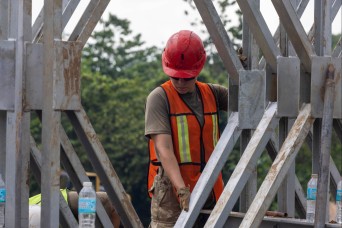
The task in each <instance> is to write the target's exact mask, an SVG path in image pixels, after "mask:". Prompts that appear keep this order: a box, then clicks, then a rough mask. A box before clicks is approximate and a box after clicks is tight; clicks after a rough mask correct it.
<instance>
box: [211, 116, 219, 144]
mask: <svg viewBox="0 0 342 228" xmlns="http://www.w3.org/2000/svg"><path fill="white" fill-rule="evenodd" d="M211 118H212V121H213V143H214V147H215V146H216V144H217V133H218V126H217V115H216V114H214V115H211Z"/></svg>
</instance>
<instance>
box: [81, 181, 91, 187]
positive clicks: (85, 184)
mask: <svg viewBox="0 0 342 228" xmlns="http://www.w3.org/2000/svg"><path fill="white" fill-rule="evenodd" d="M91 186H93V183H91V182H89V181H85V182H83V187H91Z"/></svg>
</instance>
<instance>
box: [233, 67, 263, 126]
mask: <svg viewBox="0 0 342 228" xmlns="http://www.w3.org/2000/svg"><path fill="white" fill-rule="evenodd" d="M239 73H240V74H239V75H240V76H239V79H240V84H239V85H240V88H239V128H240V129H256V127H257V125H258V123H259V122H260V120H261V118H262V116H263V114H264V110H265V103H264V102H265V97H266V74H265V71H259V70H250V71H239Z"/></svg>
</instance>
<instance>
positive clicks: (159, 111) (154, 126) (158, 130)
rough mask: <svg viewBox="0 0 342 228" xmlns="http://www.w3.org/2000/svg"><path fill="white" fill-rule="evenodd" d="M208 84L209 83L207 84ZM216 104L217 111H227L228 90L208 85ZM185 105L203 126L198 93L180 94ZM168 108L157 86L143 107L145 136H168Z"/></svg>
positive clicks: (169, 127) (216, 85)
mask: <svg viewBox="0 0 342 228" xmlns="http://www.w3.org/2000/svg"><path fill="white" fill-rule="evenodd" d="M208 84H209V83H208ZM209 86H210V87H211V88H212V90H213V91H214V94H215V97H216V100H217V102H218V109H219V110H223V111H227V109H228V89H227V88H225V87H224V86H221V85H218V84H209ZM180 96H181V97H182V98H183V100H184V101H185V103H186V104H187V105H188V106H189V107H190V108H191V109H192V110H193V111H194V112H195V114H196V116H197V119H198V120H199V121H200V124H201V125H202V126H203V112H202V102H201V99H200V98H201V97H200V96H199V94H198V91H197V90H195V91H194V92H192V93H187V94H180ZM168 113H169V107H168V102H167V97H166V94H165V92H164V90H163V89H162V88H161V87H160V86H159V87H157V88H155V89H154V90H153V91H152V92H151V93H150V94H149V95H148V97H147V100H146V107H145V136H149V135H151V134H170V135H171V126H170V119H169V115H168Z"/></svg>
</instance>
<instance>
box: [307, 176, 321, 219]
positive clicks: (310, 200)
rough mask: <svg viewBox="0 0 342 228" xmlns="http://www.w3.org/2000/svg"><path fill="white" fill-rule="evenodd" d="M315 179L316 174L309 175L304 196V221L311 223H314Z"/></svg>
mask: <svg viewBox="0 0 342 228" xmlns="http://www.w3.org/2000/svg"><path fill="white" fill-rule="evenodd" d="M317 178H318V175H317V174H312V175H311V179H310V181H309V183H308V189H307V194H306V221H308V222H311V223H313V222H314V221H315V207H316V194H317Z"/></svg>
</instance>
